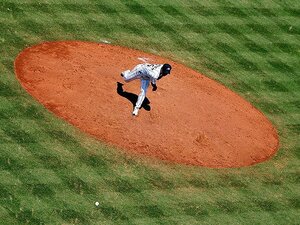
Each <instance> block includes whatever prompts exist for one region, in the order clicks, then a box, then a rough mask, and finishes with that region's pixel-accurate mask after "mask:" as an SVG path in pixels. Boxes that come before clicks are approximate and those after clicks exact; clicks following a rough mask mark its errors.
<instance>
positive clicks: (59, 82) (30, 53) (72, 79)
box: [15, 41, 279, 168]
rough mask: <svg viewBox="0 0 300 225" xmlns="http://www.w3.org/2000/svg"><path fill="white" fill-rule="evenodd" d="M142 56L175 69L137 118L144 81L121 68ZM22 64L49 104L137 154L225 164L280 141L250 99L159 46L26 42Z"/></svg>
mask: <svg viewBox="0 0 300 225" xmlns="http://www.w3.org/2000/svg"><path fill="white" fill-rule="evenodd" d="M143 62H148V63H169V64H171V65H172V66H173V70H172V73H171V75H170V76H167V77H165V78H164V79H161V80H159V81H158V90H157V91H156V92H152V91H151V89H149V90H148V93H147V98H148V99H147V100H148V102H145V104H144V106H143V108H142V109H141V110H140V114H139V116H138V117H137V118H133V117H132V116H131V111H132V107H133V103H134V101H135V99H136V98H137V94H139V90H140V87H139V85H140V83H139V81H138V80H136V81H133V82H130V83H124V81H123V80H122V77H120V72H121V71H123V70H126V69H132V68H133V67H134V66H135V65H136V64H139V63H143ZM15 72H16V76H17V78H18V80H19V81H20V83H21V85H22V86H23V87H24V88H25V89H26V91H27V92H29V94H31V95H32V96H33V97H34V98H36V99H37V100H38V101H39V102H40V103H41V104H43V105H44V106H45V107H46V108H47V109H49V110H50V111H52V112H53V113H55V114H56V115H57V116H59V117H61V118H63V119H65V120H66V121H68V122H69V123H71V124H73V125H74V126H76V127H78V128H79V129H81V130H82V131H84V132H87V133H89V134H91V135H93V136H95V137H96V138H98V139H100V140H101V141H104V142H106V143H108V144H110V145H113V146H115V147H118V148H120V149H123V150H124V151H126V152H129V153H130V154H137V155H144V156H148V157H151V158H157V159H161V160H166V161H168V162H173V163H181V164H187V165H196V166H205V167H217V168H221V167H242V166H249V165H253V164H255V163H259V162H262V161H265V160H267V159H269V158H270V157H271V156H272V155H274V153H275V152H276V151H277V149H278V144H279V141H278V135H277V131H276V129H275V128H274V127H273V125H272V124H271V123H270V121H269V120H268V119H267V118H266V117H265V116H264V115H263V114H262V113H261V112H260V111H258V110H257V109H256V108H254V107H253V106H252V105H251V104H250V103H248V102H247V101H246V100H244V99H243V98H241V97H240V96H238V95H237V94H235V93H234V92H232V91H230V90H229V89H227V88H226V87H224V86H223V85H221V84H219V83H217V82H215V81H213V80H211V79H209V78H207V77H205V76H203V75H202V74H200V73H198V72H196V71H194V70H192V69H190V68H187V67H186V66H184V65H182V64H179V63H176V62H173V61H171V60H169V59H164V58H161V57H159V56H156V55H153V54H148V53H144V52H141V51H137V50H133V49H128V48H125V47H120V46H113V45H108V44H99V43H92V42H80V41H59V42H45V43H42V44H39V45H36V46H32V47H30V48H27V49H25V50H23V51H22V52H21V53H20V54H19V55H18V57H17V58H16V60H15ZM117 82H121V83H123V84H124V85H120V84H119V86H118V85H117Z"/></svg>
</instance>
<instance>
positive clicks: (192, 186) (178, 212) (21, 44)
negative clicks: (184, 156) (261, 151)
mask: <svg viewBox="0 0 300 225" xmlns="http://www.w3.org/2000/svg"><path fill="white" fill-rule="evenodd" d="M299 16H300V2H299V1H297V0H284V1H280V0H276V1H272V0H261V1H260V0H253V1H251V0H248V1H247V0H238V1H236V0H208V1H200V0H190V1H187V0H186V1H183V0H182V1H180V0H151V1H150V0H133V1H131V0H130V1H129V0H124V1H117V0H103V1H96V0H76V1H71V0H61V1H59V0H39V1H34V0H22V1H20V0H0V53H1V54H0V224H172V225H173V224H208V225H210V224H230V225H232V224H251V225H252V224H263V225H266V224H299V221H300V220H299V218H300V188H299V184H300V169H299V168H300V167H299V165H300V164H299V160H300V138H299V136H300V73H299V66H300V17H299ZM54 40H85V41H95V42H100V41H103V40H108V41H111V42H112V43H113V44H117V45H122V46H128V47H132V48H136V49H141V50H143V51H147V52H151V53H155V54H159V55H162V56H165V57H168V58H170V59H173V60H176V61H178V62H181V63H184V64H186V65H187V66H189V67H192V68H193V69H195V70H197V71H200V72H201V73H203V74H205V75H207V76H208V77H211V78H212V79H215V80H217V81H218V82H221V83H223V84H225V85H226V86H227V87H229V88H230V89H232V90H234V91H236V92H237V93H239V94H240V95H241V96H243V97H244V98H246V99H247V100H248V101H249V102H251V103H252V104H254V105H255V106H256V107H257V108H259V109H260V110H261V111H263V112H264V113H265V115H266V116H267V117H268V118H269V119H270V120H271V121H272V122H273V123H274V125H275V126H276V127H277V129H278V131H279V135H280V143H281V147H280V150H279V151H278V153H277V154H276V156H275V157H273V158H272V159H271V160H269V161H267V162H264V163H261V164H258V165H255V166H252V167H245V168H239V169H209V168H201V167H189V166H182V165H170V164H167V163H163V162H160V161H151V160H149V159H145V158H137V157H133V156H128V155H125V154H124V153H122V152H119V151H118V150H116V149H113V148H110V147H108V146H105V145H104V143H100V142H98V141H97V140H95V139H93V138H91V137H89V136H88V135H86V134H83V133H82V132H80V131H79V130H78V129H76V128H74V127H72V126H71V125H69V124H68V123H66V122H64V121H62V120H60V119H58V118H56V117H55V116H54V115H53V114H52V113H50V112H48V111H47V110H45V109H44V108H43V106H42V105H40V104H38V103H37V102H35V100H34V99H33V98H32V97H31V96H29V95H28V94H27V93H26V92H25V91H24V90H23V89H22V88H21V87H20V85H19V83H18V81H17V80H16V78H15V75H14V68H13V62H14V59H15V57H16V56H17V54H18V53H19V52H20V51H22V49H24V48H26V47H29V46H31V45H34V44H38V43H41V42H44V41H54ZM95 201H99V202H100V207H98V208H96V207H95V205H94V202H95Z"/></svg>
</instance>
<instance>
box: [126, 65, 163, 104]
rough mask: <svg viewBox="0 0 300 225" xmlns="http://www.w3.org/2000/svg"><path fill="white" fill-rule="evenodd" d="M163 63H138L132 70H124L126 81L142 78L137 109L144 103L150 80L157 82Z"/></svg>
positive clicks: (153, 82)
mask: <svg viewBox="0 0 300 225" xmlns="http://www.w3.org/2000/svg"><path fill="white" fill-rule="evenodd" d="M162 67H163V64H148V63H145V64H138V65H137V66H136V67H134V68H133V69H132V70H131V71H130V70H126V71H124V72H122V74H123V78H124V80H125V81H126V82H130V81H132V80H136V79H140V80H141V92H140V94H139V97H138V100H137V102H136V104H135V109H139V108H141V106H142V103H143V101H144V99H145V97H146V93H147V89H148V87H149V84H150V82H151V83H152V84H156V80H157V78H158V77H159V75H160V73H161V68H162Z"/></svg>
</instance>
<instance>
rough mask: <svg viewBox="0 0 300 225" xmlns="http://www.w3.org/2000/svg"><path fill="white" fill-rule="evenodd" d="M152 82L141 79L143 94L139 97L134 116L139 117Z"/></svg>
mask: <svg viewBox="0 0 300 225" xmlns="http://www.w3.org/2000/svg"><path fill="white" fill-rule="evenodd" d="M149 83H150V80H145V79H141V92H140V94H139V96H138V99H137V102H136V104H135V107H134V110H133V112H132V115H134V116H137V115H138V112H139V109H140V108H141V106H142V104H143V101H144V100H145V97H146V93H147V89H148V87H149Z"/></svg>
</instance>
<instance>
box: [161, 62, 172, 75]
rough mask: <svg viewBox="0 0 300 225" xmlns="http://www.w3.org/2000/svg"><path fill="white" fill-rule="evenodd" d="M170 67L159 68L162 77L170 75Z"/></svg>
mask: <svg viewBox="0 0 300 225" xmlns="http://www.w3.org/2000/svg"><path fill="white" fill-rule="evenodd" d="M171 69H172V66H171V65H170V64H167V63H166V64H164V65H163V66H162V68H161V72H162V75H163V76H166V75H168V74H170V73H171Z"/></svg>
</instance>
